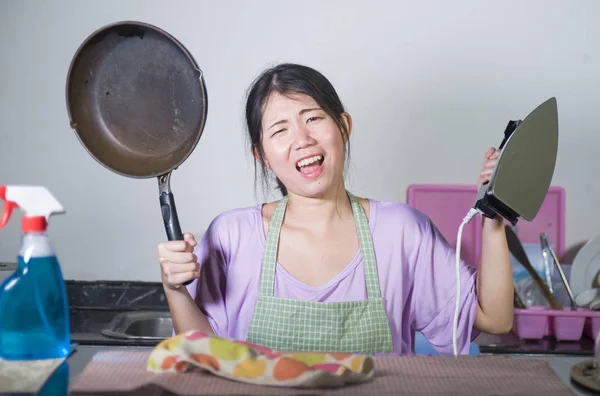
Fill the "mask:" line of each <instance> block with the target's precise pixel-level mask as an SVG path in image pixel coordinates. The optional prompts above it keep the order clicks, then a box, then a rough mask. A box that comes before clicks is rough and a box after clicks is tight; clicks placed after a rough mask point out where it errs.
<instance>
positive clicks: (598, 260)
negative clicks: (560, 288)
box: [569, 235, 600, 296]
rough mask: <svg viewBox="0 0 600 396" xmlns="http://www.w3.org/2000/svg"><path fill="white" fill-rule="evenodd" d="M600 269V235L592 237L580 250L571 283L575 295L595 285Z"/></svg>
mask: <svg viewBox="0 0 600 396" xmlns="http://www.w3.org/2000/svg"><path fill="white" fill-rule="evenodd" d="M599 271H600V235H598V236H596V237H594V238H592V239H590V240H589V241H588V242H587V243H586V244H585V245H584V246H583V247H582V248H581V250H579V252H578V253H577V255H576V256H575V259H574V260H573V265H572V266H571V274H570V279H569V283H570V286H571V290H572V291H573V296H577V295H578V294H579V293H581V292H582V291H584V290H587V289H591V288H593V287H594V279H595V278H596V277H597V275H598V272H599Z"/></svg>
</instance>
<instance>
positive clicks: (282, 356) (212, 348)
mask: <svg viewBox="0 0 600 396" xmlns="http://www.w3.org/2000/svg"><path fill="white" fill-rule="evenodd" d="M197 368H200V369H204V370H208V371H209V372H211V373H213V374H215V375H218V376H220V377H224V378H228V379H231V380H234V381H240V382H246V383H253V384H257V385H272V386H286V387H298V388H338V387H342V386H344V385H349V384H356V383H361V382H366V381H370V380H371V379H372V378H373V375H374V372H375V364H374V363H373V359H372V358H371V357H369V356H364V355H358V354H349V353H307V352H298V353H291V352H283V353H282V352H276V351H273V350H271V349H269V348H265V347H262V346H258V345H255V344H251V343H248V342H244V341H232V340H227V339H224V338H220V337H217V336H213V335H207V334H205V333H203V332H201V331H190V332H187V333H182V334H179V335H177V336H174V337H171V338H169V339H166V340H164V341H162V342H161V343H160V344H158V345H157V346H156V348H155V349H154V350H153V351H152V353H151V354H150V357H149V359H148V362H147V369H148V370H149V371H152V372H155V373H166V372H178V373H181V372H186V371H191V370H193V369H197Z"/></svg>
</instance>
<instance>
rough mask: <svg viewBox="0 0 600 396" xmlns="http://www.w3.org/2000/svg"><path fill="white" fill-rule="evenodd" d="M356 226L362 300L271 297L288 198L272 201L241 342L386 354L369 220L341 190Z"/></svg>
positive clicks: (389, 342) (388, 338)
mask: <svg viewBox="0 0 600 396" xmlns="http://www.w3.org/2000/svg"><path fill="white" fill-rule="evenodd" d="M347 194H348V197H349V198H350V204H351V206H352V213H353V214H354V222H355V224H356V228H357V230H358V238H359V242H360V248H361V252H362V256H363V257H362V258H363V265H364V271H365V282H366V287H367V299H366V300H363V301H351V302H331V303H322V302H314V301H304V300H291V299H286V298H277V297H274V296H273V290H274V287H273V284H274V282H275V266H276V263H277V248H278V245H279V234H280V232H281V224H282V222H283V216H284V213H285V209H286V206H287V201H288V198H287V196H286V197H284V198H283V199H282V200H281V201H280V202H279V204H278V205H277V207H276V209H275V212H274V213H273V216H272V217H271V221H270V222H269V231H268V233H267V240H266V244H265V253H264V256H263V263H262V272H261V281H260V293H259V296H258V300H257V303H256V307H255V309H254V315H253V317H252V320H251V322H250V326H249V327H248V336H247V341H248V342H251V343H254V344H258V345H262V346H266V347H268V348H271V349H273V350H277V351H310V352H348V353H363V354H375V353H389V352H393V347H392V334H391V332H390V328H389V325H388V320H387V316H386V313H385V309H384V306H383V299H382V298H381V290H380V288H379V278H378V276H377V264H376V260H375V251H374V249H373V241H372V239H371V232H370V229H369V222H368V221H367V217H366V215H365V213H364V211H363V210H362V207H361V206H360V203H359V202H358V200H357V199H356V198H355V197H354V196H353V195H352V194H351V193H350V192H347Z"/></svg>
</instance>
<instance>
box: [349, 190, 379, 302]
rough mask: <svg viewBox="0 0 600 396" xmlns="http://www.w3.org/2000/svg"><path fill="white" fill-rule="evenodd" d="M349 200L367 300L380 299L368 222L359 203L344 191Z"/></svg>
mask: <svg viewBox="0 0 600 396" xmlns="http://www.w3.org/2000/svg"><path fill="white" fill-rule="evenodd" d="M346 192H347V194H348V197H349V198H350V205H351V206H352V213H353V214H354V223H355V224H356V230H357V232H358V241H359V243H360V250H361V253H362V259H363V267H364V271H365V283H366V285H367V298H381V288H380V287H379V276H378V275H377V259H376V258H375V249H374V248H373V238H372V236H371V228H370V227H369V221H368V220H367V215H366V214H365V212H364V210H363V208H362V206H361V205H360V202H358V200H357V199H356V197H355V196H354V195H353V194H352V193H351V192H350V191H346Z"/></svg>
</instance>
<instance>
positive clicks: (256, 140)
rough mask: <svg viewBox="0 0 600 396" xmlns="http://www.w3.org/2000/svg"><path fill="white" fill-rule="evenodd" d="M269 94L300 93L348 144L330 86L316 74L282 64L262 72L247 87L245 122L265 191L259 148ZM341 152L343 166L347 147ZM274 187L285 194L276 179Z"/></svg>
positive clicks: (265, 177) (265, 174)
mask: <svg viewBox="0 0 600 396" xmlns="http://www.w3.org/2000/svg"><path fill="white" fill-rule="evenodd" d="M273 92H278V93H280V94H282V95H293V94H304V95H308V96H310V97H311V98H313V99H314V101H315V102H317V104H318V105H319V106H320V107H321V108H322V109H323V111H325V112H326V113H327V114H328V115H329V116H330V117H331V118H333V119H334V120H335V122H336V124H337V125H338V126H339V128H340V132H341V133H342V136H343V137H344V140H345V141H346V142H348V131H347V130H346V126H345V124H344V123H343V122H342V114H343V113H344V112H345V109H344V105H343V104H342V102H341V100H340V98H339V97H338V94H337V92H336V91H335V89H334V88H333V85H331V83H330V82H329V80H327V78H325V76H324V75H322V74H321V73H319V72H318V71H316V70H314V69H312V68H310V67H307V66H303V65H297V64H292V63H283V64H279V65H277V66H275V67H272V68H269V69H267V70H265V71H264V72H262V74H261V75H260V76H258V77H257V78H256V79H255V80H254V82H253V83H252V85H251V88H250V90H249V93H248V99H247V101H246V123H247V128H248V135H249V137H250V149H251V150H252V151H253V150H256V153H257V154H258V158H259V160H258V162H259V165H260V166H261V168H262V175H263V181H264V183H265V188H267V189H268V184H269V182H268V180H269V177H268V170H267V167H266V166H265V163H264V150H263V146H262V116H263V110H264V106H265V103H266V101H267V99H268V98H269V96H270V95H271V94H272V93H273ZM347 144H348V147H347V148H346V149H345V153H346V163H347V159H348V157H349V152H350V147H349V142H348V143H347ZM256 162H257V161H255V162H254V181H255V184H256V178H257V167H256ZM276 182H277V187H278V188H279V191H280V192H281V194H282V195H284V196H285V195H287V189H286V188H285V186H284V185H283V183H281V181H280V180H279V179H277V178H276Z"/></svg>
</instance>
